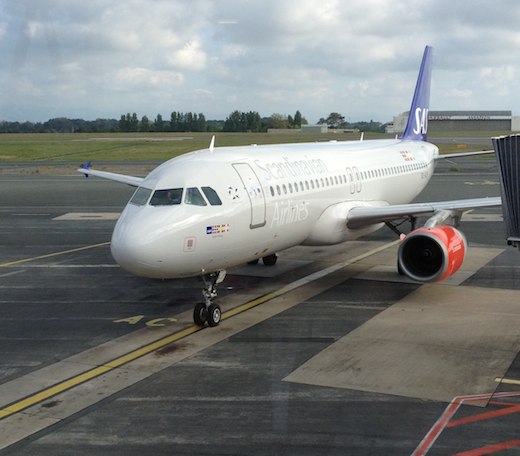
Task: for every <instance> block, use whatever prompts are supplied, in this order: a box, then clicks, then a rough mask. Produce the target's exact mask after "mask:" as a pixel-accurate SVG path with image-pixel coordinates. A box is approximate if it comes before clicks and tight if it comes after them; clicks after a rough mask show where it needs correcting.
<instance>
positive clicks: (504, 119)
mask: <svg viewBox="0 0 520 456" xmlns="http://www.w3.org/2000/svg"><path fill="white" fill-rule="evenodd" d="M407 118H408V111H407V112H403V113H402V114H399V115H397V116H394V121H393V123H392V124H390V125H389V126H388V128H387V133H402V132H403V131H404V129H405V126H406V119H407ZM428 130H429V131H503V132H508V131H519V130H520V117H518V116H513V113H512V111H430V113H429V117H428Z"/></svg>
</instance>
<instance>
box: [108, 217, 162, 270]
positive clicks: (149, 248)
mask: <svg viewBox="0 0 520 456" xmlns="http://www.w3.org/2000/svg"><path fill="white" fill-rule="evenodd" d="M129 219H130V217H128V216H125V214H123V215H122V216H121V218H120V219H119V220H118V222H117V224H116V227H115V228H114V232H113V234H112V242H111V246H110V249H111V251H112V256H113V257H114V259H115V260H116V262H117V263H118V264H119V265H120V266H121V267H122V268H123V269H124V270H126V271H128V272H130V273H131V274H134V275H137V276H142V277H150V278H166V276H165V271H164V255H165V253H164V249H158V248H157V244H158V243H157V242H154V241H155V237H156V236H155V235H154V232H153V230H152V229H148V227H147V226H146V224H143V223H139V222H138V220H135V217H131V219H133V220H131V223H130V220H129Z"/></svg>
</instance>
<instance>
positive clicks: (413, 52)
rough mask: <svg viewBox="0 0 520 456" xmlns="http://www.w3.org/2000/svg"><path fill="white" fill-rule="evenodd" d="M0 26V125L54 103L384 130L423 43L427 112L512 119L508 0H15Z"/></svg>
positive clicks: (64, 108) (514, 15)
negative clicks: (343, 121)
mask: <svg viewBox="0 0 520 456" xmlns="http://www.w3.org/2000/svg"><path fill="white" fill-rule="evenodd" d="M0 18H1V19H0V52H1V55H2V56H3V62H4V64H3V65H2V66H1V67H0V83H2V87H3V89H4V94H3V101H2V103H1V104H0V106H1V111H0V118H4V119H11V120H45V119H46V118H48V117H49V116H50V114H51V108H50V107H52V110H55V109H59V110H60V113H59V115H63V116H69V117H82V116H85V115H87V114H88V113H91V112H96V113H99V115H102V116H106V117H108V116H113V117H119V114H120V112H119V111H118V110H120V109H125V112H126V110H131V111H132V112H133V111H135V112H138V113H140V114H141V115H142V114H148V115H149V116H152V115H155V114H154V113H156V112H158V111H160V110H163V109H164V110H166V111H165V114H167V113H168V112H171V110H178V111H183V112H186V111H194V110H196V111H197V112H204V113H205V114H206V115H207V117H208V118H225V117H226V116H227V115H228V114H229V113H230V112H231V111H233V110H234V109H242V110H257V111H259V112H260V113H261V114H262V115H269V114H271V113H272V112H280V113H287V114H289V113H291V114H292V113H293V112H294V111H295V110H296V109H299V110H300V111H301V112H302V114H303V115H304V116H305V117H307V119H308V120H309V121H311V122H313V121H316V120H318V119H319V118H320V117H324V116H326V115H328V113H330V112H331V111H339V112H341V113H342V114H344V115H345V116H346V117H349V118H351V119H352V120H357V119H367V118H368V119H369V118H373V119H374V120H381V121H386V120H390V119H392V117H393V115H395V114H396V113H399V112H402V111H404V110H406V109H407V108H408V106H409V104H410V99H411V95H412V93H413V87H414V84H415V79H416V75H417V70H418V67H419V64H420V59H421V54H422V50H423V48H424V45H425V44H432V45H433V46H434V49H435V51H434V52H435V58H434V74H433V84H434V86H433V90H432V95H433V96H434V99H433V100H432V105H434V106H435V109H457V108H458V106H463V107H464V108H465V109H488V108H489V106H491V105H493V106H497V105H499V104H504V105H505V104H507V106H504V109H513V111H515V109H516V110H517V111H520V90H519V87H518V85H519V84H518V83H517V75H518V74H519V73H520V63H517V62H516V60H515V59H514V56H515V55H516V54H517V53H518V46H519V44H520V32H519V31H518V26H517V24H518V23H519V22H520V4H518V2H517V1H516V0H498V1H496V2H492V3H490V2H489V1H487V0H474V1H473V2H471V4H468V3H467V2H453V1H452V0H450V1H448V0H395V1H394V2H387V1H386V0H351V1H349V2H342V1H340V0H323V1H321V2H316V1H315V0H264V1H263V2H242V3H240V4H238V3H237V2H236V0H219V1H218V2H211V1H209V0H191V1H190V2H187V1H184V0H154V1H151V2H147V3H146V5H143V3H142V2H141V1H140V0H126V1H125V2H107V1H105V0H91V1H89V2H82V3H81V2H70V1H67V0H39V1H38V2H33V1H31V0H17V1H16V2H2V3H0ZM46 94H48V95H46ZM59 94H62V96H61V97H60V96H59ZM65 94H66V96H65ZM206 95H207V96H206ZM50 97H53V98H52V99H51V98H50ZM500 107H501V106H498V108H500ZM54 114H55V113H54Z"/></svg>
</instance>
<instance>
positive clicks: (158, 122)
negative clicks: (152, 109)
mask: <svg viewBox="0 0 520 456" xmlns="http://www.w3.org/2000/svg"><path fill="white" fill-rule="evenodd" d="M153 129H154V131H163V129H164V121H163V118H162V115H161V114H157V117H156V118H155V120H154V121H153Z"/></svg>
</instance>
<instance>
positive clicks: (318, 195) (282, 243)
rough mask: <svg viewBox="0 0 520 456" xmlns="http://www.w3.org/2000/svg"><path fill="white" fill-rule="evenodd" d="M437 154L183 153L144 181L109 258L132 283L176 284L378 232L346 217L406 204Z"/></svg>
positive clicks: (391, 143)
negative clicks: (358, 210) (170, 200)
mask: <svg viewBox="0 0 520 456" xmlns="http://www.w3.org/2000/svg"><path fill="white" fill-rule="evenodd" d="M437 154H438V149H437V147H436V146H434V145H432V144H430V143H427V142H419V141H417V142H415V141H401V140H376V141H359V142H329V143H308V144H287V145H276V146H254V145H253V146H247V147H230V148H216V149H214V150H202V151H198V152H193V153H190V154H186V155H183V156H181V157H178V158H175V159H172V160H170V161H168V162H166V163H164V164H162V165H161V166H159V167H157V168H156V169H155V170H154V171H152V172H151V173H150V174H149V175H148V176H147V177H146V179H144V181H143V182H142V184H141V186H140V187H139V189H137V191H136V194H134V197H132V199H131V201H130V202H129V203H128V205H127V206H126V208H125V210H124V211H123V213H122V215H121V217H120V219H119V221H118V222H117V225H116V227H115V229H114V233H113V236H112V254H113V256H114V258H115V259H116V261H117V262H118V263H119V264H120V265H121V266H122V267H123V268H124V269H126V270H128V271H129V272H132V273H134V274H136V275H141V276H145V277H154V278H174V277H186V276H194V275H200V274H206V273H210V272H215V271H220V270H224V269H228V268H230V267H232V266H236V265H239V264H243V263H245V262H247V261H250V260H254V259H256V258H261V257H264V256H267V255H270V254H273V253H275V252H279V251H281V250H283V249H286V248H289V247H292V246H295V245H299V244H305V245H323V244H336V243H340V242H344V241H348V240H352V239H356V238H358V237H359V236H362V235H364V234H367V233H369V232H371V231H374V230H375V229H378V228H379V227H380V224H378V225H371V226H368V227H365V228H363V229H357V230H351V229H348V227H347V223H346V220H347V216H348V212H349V210H350V209H351V208H353V207H358V206H370V205H374V206H381V205H388V204H403V203H408V202H410V201H412V200H413V199H414V198H415V197H416V196H417V195H418V194H419V192H421V190H422V189H423V188H424V187H425V186H426V184H427V183H428V181H429V179H430V177H431V176H432V174H433V169H434V157H435V156H437ZM208 188H209V189H211V191H210V190H208ZM172 189H174V190H175V192H176V193H177V196H178V197H179V198H180V199H179V200H178V201H176V203H175V204H168V205H166V204H162V203H156V202H157V201H159V196H160V197H161V198H162V197H165V195H166V193H167V191H170V190H172ZM194 189H197V190H194ZM175 192H173V193H175ZM215 193H216V195H218V196H217V197H216V198H215V197H214V194H215ZM168 194H169V193H168ZM192 197H197V198H192ZM152 203H153V204H152Z"/></svg>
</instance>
